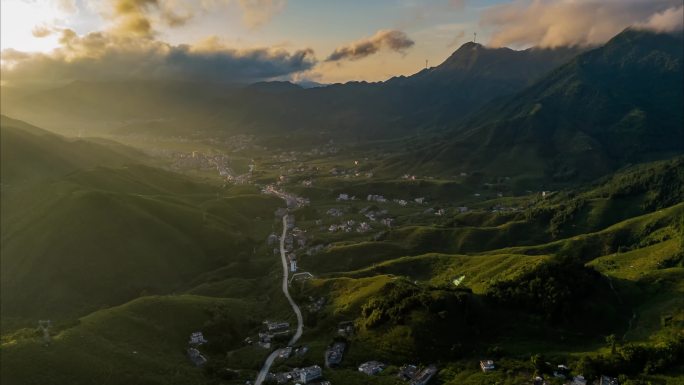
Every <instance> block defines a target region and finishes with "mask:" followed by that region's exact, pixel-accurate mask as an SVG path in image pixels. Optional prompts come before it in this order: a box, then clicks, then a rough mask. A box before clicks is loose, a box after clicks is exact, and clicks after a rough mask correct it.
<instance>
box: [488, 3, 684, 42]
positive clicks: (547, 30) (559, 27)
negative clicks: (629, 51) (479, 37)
mask: <svg viewBox="0 0 684 385" xmlns="http://www.w3.org/2000/svg"><path fill="white" fill-rule="evenodd" d="M677 6H681V0H649V1H642V0H516V1H514V2H512V3H507V4H501V5H496V6H493V7H490V8H489V9H487V10H486V11H484V13H483V15H482V18H481V21H480V24H481V26H483V27H486V28H491V29H492V30H493V33H492V35H491V40H490V45H492V46H508V45H511V46H530V45H538V46H543V47H558V46H566V45H593V44H600V43H604V42H605V41H607V40H609V39H610V38H611V37H613V36H615V35H616V34H618V33H619V32H620V31H622V30H623V29H625V28H627V27H629V26H633V25H638V24H640V23H646V22H647V21H648V20H650V19H651V18H654V17H655V18H656V19H655V20H656V21H654V23H665V22H669V21H670V20H673V18H674V15H672V14H671V13H668V11H669V10H671V9H672V8H673V7H677ZM675 11H676V10H675ZM657 15H661V16H657ZM679 21H680V22H681V17H680V18H679Z"/></svg>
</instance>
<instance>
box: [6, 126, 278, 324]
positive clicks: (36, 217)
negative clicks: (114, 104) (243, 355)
mask: <svg viewBox="0 0 684 385" xmlns="http://www.w3.org/2000/svg"><path fill="white" fill-rule="evenodd" d="M10 129H11V130H12V132H15V133H16V135H13V136H7V137H4V138H3V146H7V148H12V149H13V151H12V153H11V154H6V153H5V152H4V151H3V163H2V165H3V174H2V181H3V192H2V207H3V210H2V232H1V236H2V238H1V239H2V250H1V254H2V259H1V262H2V269H1V270H2V273H1V274H2V277H1V279H0V282H1V285H2V294H1V295H2V317H3V328H10V329H11V328H14V327H16V326H20V325H26V324H33V323H34V322H35V320H36V319H38V318H50V319H53V320H56V321H60V320H68V319H72V318H73V317H77V316H81V315H85V314H87V313H89V312H91V311H93V310H96V309H99V308H101V307H103V306H112V305H116V304H120V303H123V302H126V301H128V300H131V299H134V298H137V297H138V296H140V295H143V294H155V293H158V294H164V293H170V292H174V291H177V290H183V289H186V290H187V289H189V288H191V286H189V285H190V282H192V281H193V280H194V279H195V278H197V277H198V276H200V275H201V274H205V273H207V272H209V271H212V270H216V269H218V268H222V267H225V266H226V265H228V264H233V265H237V270H238V271H239V270H240V266H242V269H243V271H244V270H249V269H250V267H248V266H250V265H254V266H260V265H259V263H261V262H260V261H259V260H255V261H251V260H250V257H252V256H253V254H254V252H255V247H256V246H257V245H260V244H261V243H262V240H263V239H264V238H265V236H266V235H267V234H268V232H269V231H270V227H271V224H270V221H262V222H259V221H255V220H254V218H255V217H261V218H269V219H270V218H271V217H272V213H273V212H274V211H275V209H276V208H277V207H278V205H279V204H280V202H279V200H277V199H275V198H269V197H264V196H260V195H256V193H257V191H256V189H255V190H254V192H253V193H242V194H238V195H232V194H231V193H230V192H229V191H225V190H224V189H222V188H221V187H220V186H215V185H211V184H206V183H203V182H199V181H197V180H195V179H192V178H189V177H186V176H182V175H179V174H175V173H171V172H167V171H162V170H160V169H157V168H153V167H149V166H142V165H129V166H119V167H104V166H100V167H95V165H97V164H105V163H107V162H110V161H111V162H112V163H115V161H116V162H120V161H122V160H123V161H128V160H129V159H130V158H126V157H120V156H118V154H117V153H114V152H112V151H110V150H109V147H107V146H105V145H102V144H98V143H92V142H87V141H78V142H71V141H69V140H67V139H65V138H62V137H59V136H56V135H53V134H45V133H43V132H39V134H40V135H41V136H38V137H34V136H33V135H35V134H34V133H32V132H29V131H28V130H26V129H22V128H15V127H11V128H10ZM4 130H5V128H3V132H4ZM34 131H35V130H34ZM35 154H40V156H34V155H35ZM6 155H7V157H5V156H6ZM23 159H26V160H27V161H26V162H22V160H23ZM27 162H28V163H30V167H31V170H32V171H33V173H34V176H35V177H36V179H35V181H32V182H31V183H13V182H15V179H12V178H14V177H15V176H17V175H24V173H25V172H26V169H25V167H27V166H26V163H27ZM6 176H7V177H8V178H9V183H6V182H5V181H6V179H5V177H6ZM269 266H270V264H269ZM252 268H256V267H252Z"/></svg>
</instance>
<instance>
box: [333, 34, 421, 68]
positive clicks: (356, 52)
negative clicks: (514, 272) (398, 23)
mask: <svg viewBox="0 0 684 385" xmlns="http://www.w3.org/2000/svg"><path fill="white" fill-rule="evenodd" d="M414 44H415V43H414V41H413V40H411V39H409V37H408V36H407V35H406V34H405V33H404V32H402V31H398V30H380V31H378V32H376V33H375V35H373V36H371V37H369V38H365V39H361V40H357V41H355V42H352V43H350V44H348V45H346V46H343V47H339V48H336V49H335V51H333V53H331V54H330V56H328V58H327V59H326V61H329V62H332V61H340V60H359V59H363V58H365V57H367V56H370V55H373V54H375V53H377V52H378V51H380V50H381V49H383V48H387V49H389V50H391V51H395V52H404V50H406V49H408V48H410V47H412V46H413V45H414Z"/></svg>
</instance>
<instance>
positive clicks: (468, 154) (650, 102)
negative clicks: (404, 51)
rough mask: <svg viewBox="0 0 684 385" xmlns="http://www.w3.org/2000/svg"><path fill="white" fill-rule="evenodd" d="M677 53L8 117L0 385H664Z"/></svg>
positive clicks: (677, 142) (664, 43) (509, 54)
mask: <svg viewBox="0 0 684 385" xmlns="http://www.w3.org/2000/svg"><path fill="white" fill-rule="evenodd" d="M681 48H682V38H681V36H678V35H677V36H671V35H669V34H656V33H651V32H645V31H637V30H633V29H627V30H625V31H623V32H622V33H621V34H619V35H617V36H615V37H614V38H613V39H611V40H610V41H608V42H607V43H606V44H605V45H602V46H599V47H593V48H591V49H589V48H587V49H579V48H568V49H557V50H535V49H528V50H522V51H513V50H510V49H507V48H498V49H490V48H485V47H484V46H481V45H478V44H475V43H466V44H464V45H462V46H461V48H459V49H458V50H457V51H456V52H455V53H454V54H453V55H452V56H451V57H449V58H448V59H447V61H445V62H444V63H443V64H441V65H439V66H437V67H434V68H429V69H425V70H423V71H420V72H419V73H417V74H415V75H413V76H410V77H402V78H392V79H390V80H387V81H386V82H379V83H348V84H344V85H342V84H336V85H331V86H327V87H320V88H314V89H303V88H300V87H298V86H295V85H294V84H290V83H283V82H265V83H257V84H252V85H250V86H247V87H228V86H226V87H222V86H214V87H208V88H205V85H203V84H191V83H163V82H158V83H157V82H151V83H145V82H143V83H135V84H134V86H135V89H136V90H140V93H142V94H144V97H140V98H141V100H142V99H144V100H145V101H146V102H145V103H144V104H142V102H140V103H139V102H138V101H136V98H138V97H139V96H135V97H132V99H125V100H122V101H121V102H118V103H116V104H115V103H114V101H117V100H119V99H121V98H122V96H121V95H127V92H128V89H129V88H130V87H132V86H131V84H125V83H121V84H113V83H110V84H109V85H107V86H103V83H101V84H95V83H91V82H74V83H71V84H69V85H66V86H64V87H58V88H54V89H51V90H50V91H46V92H43V93H35V94H30V95H28V96H27V95H25V94H22V95H20V96H18V95H15V96H12V97H11V98H9V97H8V98H7V100H4V101H3V117H2V121H1V126H0V129H1V134H2V152H1V154H2V160H1V164H2V181H1V182H2V184H1V190H0V194H1V198H2V226H1V228H2V233H1V239H2V250H1V254H2V259H1V262H2V266H1V267H2V268H1V274H2V277H1V279H0V283H1V285H2V288H1V289H2V290H1V302H2V317H1V319H0V321H1V332H2V347H1V348H0V349H1V350H0V353H1V354H2V359H1V360H0V382H2V383H3V384H5V383H7V384H17V385H22V384H41V385H51V384H74V385H78V384H84V385H85V384H93V383H97V384H112V385H113V384H149V385H153V384H184V385H190V384H216V385H218V384H226V385H229V384H231V385H232V384H255V385H262V384H287V383H290V384H294V383H314V384H316V383H317V384H326V383H327V384H335V385H364V384H368V385H376V384H377V385H398V384H410V385H425V384H433V385H435V384H443V385H491V384H502V385H503V384H506V385H517V384H539V385H541V384H572V385H580V384H582V381H584V380H585V379H586V380H587V381H589V382H587V381H585V382H584V384H585V385H586V384H587V383H593V381H599V382H600V381H604V382H603V383H608V382H606V381H609V380H611V381H612V379H615V381H619V383H621V384H624V385H636V384H658V385H660V384H682V383H683V381H684V129H683V126H682V121H683V118H682V113H681V109H678V106H681V105H682V100H683V99H682V77H681V74H682V67H681V65H682V52H681ZM473 63H478V65H474V64H473ZM509 67H510V71H507V72H506V71H504V70H503V69H502V68H509ZM502 72H505V75H507V76H505V77H504V76H503V74H502ZM497 74H498V75H497ZM626 78H629V81H626V80H625V79H626ZM435 84H438V85H435ZM108 87H109V89H108V92H104V91H102V89H107V88H108ZM407 90H409V91H407ZM455 90H460V91H461V92H463V94H460V95H456V96H454V97H453V98H449V97H447V96H448V95H451V94H452V93H455V92H456V91H455ZM463 90H466V91H463ZM11 91H12V90H9V91H7V92H9V93H11ZM3 92H5V91H3ZM432 93H434V96H433V97H428V96H426V95H428V94H432ZM470 94H472V95H471V96H472V97H467V95H470ZM136 95H137V94H136ZM10 96H11V95H10ZM461 98H465V99H468V100H469V103H468V104H467V105H464V106H463V109H462V110H461V109H455V108H453V109H452V107H453V105H454V104H458V103H459V100H461ZM3 99H5V98H4V97H3ZM371 101H373V103H371ZM390 101H391V102H390ZM110 104H112V105H114V106H116V108H115V107H112V106H110ZM74 106H78V108H75V107H74ZM302 106H308V108H307V109H306V111H305V109H303V107H302ZM407 106H411V107H410V108H409V107H407ZM34 108H35V110H34ZM74 110H76V111H77V112H75V113H74V114H73V115H72V116H67V114H65V113H64V111H74ZM404 110H407V112H405V113H404ZM36 111H38V112H36ZM5 113H7V115H8V116H5V115H4V114H5ZM93 117H98V119H99V120H98V119H94V118H93ZM160 117H164V119H159V118H160ZM19 119H21V120H19ZM95 120H98V121H97V122H96V121H95ZM29 122H30V123H29ZM91 122H92V124H93V126H92V127H91V129H90V130H89V131H87V133H88V135H85V136H83V135H78V133H79V132H81V131H82V130H88V125H89V124H90V123H91ZM112 122H117V123H116V124H114V123H112ZM282 122H287V123H286V124H285V123H283V124H281V123H282ZM417 122H421V123H417ZM40 123H47V126H49V127H47V126H46V127H42V126H41V125H40ZM32 124H36V126H34V125H32ZM112 125H115V126H116V127H115V128H113V129H112ZM48 129H49V131H48ZM47 320H50V327H49V328H48V332H47V338H46V337H45V335H44V334H43V331H42V329H41V328H40V327H39V325H44V324H46V323H45V321H47ZM41 321H43V323H41ZM197 333H199V334H197ZM193 336H195V337H194V340H193ZM198 336H201V338H199V337H198ZM189 338H190V341H188V339H189ZM604 378H605V379H604ZM326 381H327V382H326ZM599 382H596V383H599Z"/></svg>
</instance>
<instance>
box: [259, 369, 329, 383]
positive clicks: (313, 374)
mask: <svg viewBox="0 0 684 385" xmlns="http://www.w3.org/2000/svg"><path fill="white" fill-rule="evenodd" d="M269 380H270V381H273V382H275V383H277V384H286V383H288V382H290V381H294V382H296V383H298V384H312V385H331V384H330V381H324V380H323V369H321V367H320V366H318V365H313V366H308V367H305V368H295V369H292V370H291V371H289V372H280V373H275V374H269Z"/></svg>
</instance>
